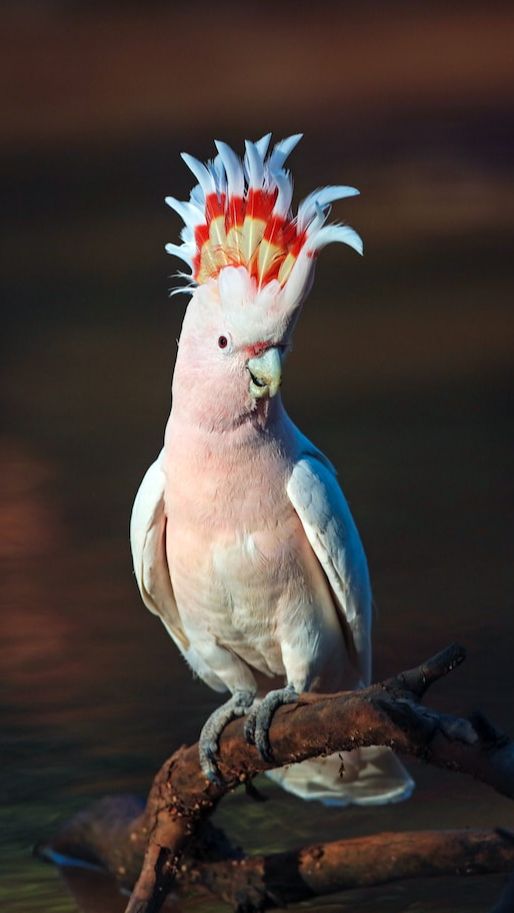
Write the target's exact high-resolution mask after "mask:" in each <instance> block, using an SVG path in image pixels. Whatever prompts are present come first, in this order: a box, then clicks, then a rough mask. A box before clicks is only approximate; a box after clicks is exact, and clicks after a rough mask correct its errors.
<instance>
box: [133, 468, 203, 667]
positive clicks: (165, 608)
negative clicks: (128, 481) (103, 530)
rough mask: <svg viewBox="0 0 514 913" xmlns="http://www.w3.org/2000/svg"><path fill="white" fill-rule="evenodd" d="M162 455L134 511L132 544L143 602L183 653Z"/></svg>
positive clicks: (185, 645)
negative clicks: (168, 554) (170, 556)
mask: <svg viewBox="0 0 514 913" xmlns="http://www.w3.org/2000/svg"><path fill="white" fill-rule="evenodd" d="M161 460H162V452H161V453H160V454H159V456H158V458H157V459H156V461H155V463H152V465H151V466H150V468H149V470H148V471H147V473H146V475H145V477H144V479H143V481H142V482H141V485H140V487H139V491H138V493H137V495H136V500H135V501H134V507H133V508H132V516H131V518H130V545H131V548H132V560H133V562H134V573H135V575H136V580H137V584H138V587H139V590H140V592H141V596H142V598H143V602H144V604H145V605H146V607H147V608H148V609H150V611H151V612H153V613H154V615H158V616H159V617H160V618H161V619H162V621H163V622H164V625H165V626H166V629H167V631H168V632H169V634H170V635H171V637H172V638H173V640H174V641H175V643H176V645H177V647H178V648H179V649H180V650H181V652H182V653H184V654H186V652H187V651H188V649H189V641H188V639H187V637H186V634H185V632H184V629H183V627H182V623H181V621H180V615H179V613H178V609H177V603H176V602H175V596H174V594H173V587H172V585H171V579H170V572H169V569H168V560H167V558H166V512H165V509H164V484H165V476H164V472H163V470H162V466H161Z"/></svg>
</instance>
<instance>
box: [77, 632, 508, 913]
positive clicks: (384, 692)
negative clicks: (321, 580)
mask: <svg viewBox="0 0 514 913" xmlns="http://www.w3.org/2000/svg"><path fill="white" fill-rule="evenodd" d="M464 658H465V652H464V650H463V648H462V647H460V646H458V645H452V646H450V647H448V648H447V649H446V650H443V651H442V652H441V653H439V654H437V656H434V657H432V658H431V659H429V660H428V661H427V662H425V663H423V664H422V665H421V666H418V667H417V668H415V669H411V670H409V671H407V672H403V673H401V674H400V675H398V676H396V677H394V678H390V679H387V680H386V681H384V682H382V683H380V684H375V685H371V686H370V687H368V688H365V689H362V690H361V691H357V692H355V691H354V692H341V693H339V694H330V695H319V694H305V695H302V696H301V697H300V699H299V701H298V702H297V703H296V704H292V705H288V706H285V707H282V708H280V710H278V711H277V713H276V714H275V716H274V718H273V723H272V726H271V729H270V741H271V746H272V750H273V754H274V758H275V763H274V764H268V763H266V762H265V761H263V760H262V758H261V757H260V755H259V754H258V752H257V751H256V749H255V748H254V747H252V746H249V745H248V744H247V743H246V741H245V739H244V734H243V726H244V721H243V720H236V721H234V722H232V723H230V725H229V726H227V727H226V729H225V730H224V732H223V734H222V736H221V739H220V752H219V766H220V770H221V773H222V775H223V778H224V782H223V784H222V785H217V784H213V783H210V782H208V781H206V780H205V778H204V776H203V774H202V771H201V768H200V763H199V758H198V746H197V745H193V746H191V747H189V748H186V747H182V748H180V749H179V750H178V751H176V752H175V753H174V754H173V755H172V756H171V757H170V758H169V759H168V760H167V761H166V762H165V763H164V764H163V766H162V767H161V769H160V771H159V772H158V774H157V775H156V777H155V779H154V782H153V785H152V788H151V791H150V794H149V797H148V801H147V804H146V808H145V810H144V812H142V813H141V814H139V815H136V816H135V817H134V815H135V810H134V808H132V810H131V815H127V814H125V818H124V819H123V820H122V817H123V816H118V817H117V816H116V815H114V816H113V815H112V813H111V810H109V812H108V813H107V812H106V813H105V814H103V825H102V826H101V827H100V828H98V827H97V828H96V831H95V832H94V833H93V832H92V831H91V827H90V824H89V825H88V824H87V822H86V819H83V824H84V822H86V823H85V824H84V827H85V828H86V830H87V828H88V827H89V834H88V836H87V838H86V840H85V841H84V839H82V844H84V843H85V842H86V843H89V846H93V859H96V860H97V861H100V862H101V863H103V864H104V865H106V866H107V867H108V868H110V869H111V871H114V872H115V873H116V874H117V875H118V877H119V876H121V877H122V878H124V879H125V881H126V882H128V883H133V880H134V878H135V877H136V876H135V873H134V865H135V862H136V861H137V860H138V859H141V858H143V865H142V868H141V872H140V874H139V877H138V878H137V881H136V884H135V887H134V890H133V892H132V895H131V898H130V901H129V904H128V907H127V910H126V913H157V911H158V910H159V909H160V907H161V904H162V901H163V900H164V898H165V896H166V894H167V893H168V892H169V890H170V888H171V886H172V883H173V882H174V881H175V879H176V880H177V881H178V882H180V883H181V884H182V885H183V886H185V887H190V886H192V885H196V886H199V887H203V888H207V889H209V890H211V891H213V892H214V893H216V894H217V895H218V896H221V897H223V898H224V899H226V900H230V901H231V902H232V903H233V904H234V905H235V906H236V907H240V908H242V907H244V908H245V909H250V908H254V909H265V908H269V907H271V906H273V905H276V904H277V903H279V902H280V903H286V902H291V901H294V900H299V899H302V898H306V897H309V896H313V895H314V894H321V893H330V892H331V891H337V890H341V889H342V888H345V887H355V886H363V885H370V884H380V883H382V882H384V881H389V880H393V879H397V878H406V877H415V876H418V875H426V874H449V873H452V872H466V873H467V872H479V871H484V872H486V871H487V872H492V871H496V872H499V871H506V870H508V869H509V868H511V867H512V864H513V861H514V842H513V839H512V835H511V834H510V832H509V833H507V832H505V831H500V830H497V831H493V830H491V831H449V832H448V831H440V832H437V831H430V832H418V833H409V834H408V835H406V834H396V835H392V834H387V835H383V834H382V835H380V834H378V835H373V836H370V837H365V838H358V839H353V840H343V841H335V842H333V843H328V844H322V845H318V846H316V847H307V848H304V849H302V850H299V851H296V852H288V853H280V854H276V855H273V856H267V857H261V856H258V857H250V858H234V853H233V852H232V851H231V850H230V848H227V846H226V845H225V847H224V848H223V849H222V851H221V854H220V853H219V852H218V854H217V856H216V854H215V859H214V861H213V859H212V853H210V854H208V857H209V858H208V859H207V860H205V858H204V860H203V861H201V859H199V857H198V852H196V853H195V847H194V846H193V844H194V842H195V841H197V840H198V837H199V835H201V834H202V833H203V834H204V835H205V833H206V829H205V823H206V821H207V819H208V816H209V815H210V813H211V812H212V811H213V809H214V808H215V806H216V804H217V803H218V802H219V800H220V799H221V798H222V797H223V796H224V795H225V794H226V793H227V792H228V791H230V790H232V789H234V788H235V787H236V786H238V785H240V784H241V783H248V782H249V781H251V779H252V778H253V777H254V776H256V775H257V774H258V773H261V772H262V771H264V770H268V769H270V768H271V767H279V766H283V765H285V764H290V763H294V762H297V761H302V760H305V759H307V758H313V757H318V756H320V755H322V754H332V753H334V752H339V751H349V750H352V749H354V748H357V747H359V746H366V745H387V746H389V747H391V748H393V749H394V750H395V751H397V752H399V753H401V754H405V755H410V756H412V757H417V758H420V759H422V760H424V761H426V762H427V763H430V764H434V765H437V766H439V767H444V768H447V769H448V770H452V771H456V772H460V773H464V774H469V775H471V776H473V777H475V778H477V779H479V780H482V781H483V782H484V783H487V784H489V785H490V786H492V787H493V788H494V789H495V790H497V791H498V792H500V793H502V794H503V795H506V796H509V797H510V798H512V797H514V743H513V742H511V741H510V740H509V739H508V738H507V737H506V736H505V735H503V734H502V733H499V732H498V731H497V730H496V729H495V728H494V727H493V726H492V725H491V724H490V723H489V722H488V721H487V720H486V719H485V718H484V717H482V716H481V715H480V714H474V715H472V716H471V717H469V718H462V717H455V716H451V715H448V714H442V713H438V712H436V711H434V710H431V709H429V708H427V707H425V706H424V705H423V704H422V703H421V701H422V698H423V696H424V694H425V693H426V691H427V689H428V688H429V687H430V685H431V684H433V683H434V682H435V681H437V680H438V679H439V678H441V677H442V676H444V675H446V674H448V673H449V672H451V671H452V670H453V669H454V668H455V667H456V666H457V665H459V664H460V663H461V662H462V661H463V660H464ZM86 818H87V816H86ZM100 818H102V813H100V814H99V815H97V821H98V820H99V819H100ZM106 821H108V822H109V823H107V824H106ZM75 830H76V831H77V825H76V827H75ZM79 830H80V827H79ZM83 830H84V828H83ZM211 830H212V829H211ZM99 834H101V835H102V841H103V843H102V845H101V846H99V842H98V841H99ZM65 842H66V840H65ZM113 847H115V850H113ZM391 847H394V850H395V852H394V854H392V853H391ZM385 848H387V852H385ZM196 849H198V847H196ZM184 854H186V855H184ZM220 856H221V858H220ZM227 856H228V857H232V858H228V859H227V858H226V857H227Z"/></svg>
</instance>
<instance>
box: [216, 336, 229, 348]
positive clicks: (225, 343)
mask: <svg viewBox="0 0 514 913" xmlns="http://www.w3.org/2000/svg"><path fill="white" fill-rule="evenodd" d="M218 345H219V347H220V349H226V348H227V346H228V339H227V337H226V336H218Z"/></svg>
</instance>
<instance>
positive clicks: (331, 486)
mask: <svg viewBox="0 0 514 913" xmlns="http://www.w3.org/2000/svg"><path fill="white" fill-rule="evenodd" d="M313 451H314V452H310V453H309V452H308V453H305V454H302V455H301V457H300V458H299V460H298V462H297V463H296V464H295V466H294V468H293V471H292V473H291V477H290V479H289V482H288V485H287V493H288V495H289V498H290V500H291V503H292V505H293V507H294V509H295V510H296V512H297V514H298V516H299V518H300V520H301V522H302V525H303V528H304V530H305V534H306V536H307V539H308V540H309V543H310V545H311V546H312V549H313V551H314V553H315V555H316V557H317V559H318V561H319V563H320V564H321V566H322V568H323V570H324V572H325V574H326V576H327V579H328V582H329V584H330V587H331V590H332V594H333V597H334V601H335V604H336V606H337V608H338V610H339V612H340V614H341V616H342V620H343V622H344V623H345V625H346V626H347V627H348V628H349V630H350V631H351V634H352V637H353V642H354V646H355V650H356V653H357V659H358V663H359V668H360V672H361V677H362V682H363V684H367V683H368V682H369V680H370V675H371V650H370V631H371V588H370V582H369V574H368V566H367V562H366V556H365V554H364V549H363V546H362V543H361V540H360V537H359V534H358V532H357V528H356V526H355V523H354V520H353V517H352V515H351V513H350V508H349V507H348V504H347V502H346V500H345V497H344V495H343V493H342V491H341V489H340V487H339V484H338V481H337V479H336V477H335V472H334V471H333V469H332V467H331V466H330V464H328V461H327V462H325V459H324V457H323V456H322V455H321V454H320V456H321V459H320V458H319V456H318V455H317V454H316V452H315V448H313Z"/></svg>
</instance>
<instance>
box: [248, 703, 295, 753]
mask: <svg viewBox="0 0 514 913" xmlns="http://www.w3.org/2000/svg"><path fill="white" fill-rule="evenodd" d="M297 700H298V694H297V692H296V691H295V689H294V688H293V686H292V685H287V686H286V687H285V688H279V689H278V690H277V691H269V692H268V694H267V695H266V696H265V697H264V698H263V699H262V701H261V702H260V703H259V704H258V705H257V706H255V707H253V708H252V710H250V713H249V714H248V716H247V718H246V723H245V728H244V734H245V739H246V741H247V742H248V744H249V745H255V747H256V749H257V751H258V752H259V754H260V756H261V758H262V760H263V761H266V762H267V763H268V764H271V763H272V762H273V760H274V758H273V751H272V748H271V745H270V740H269V728H270V726H271V721H272V719H273V716H274V714H275V712H276V711H277V710H278V708H279V707H282V706H283V705H284V704H293V703H294V702H295V701H297Z"/></svg>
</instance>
